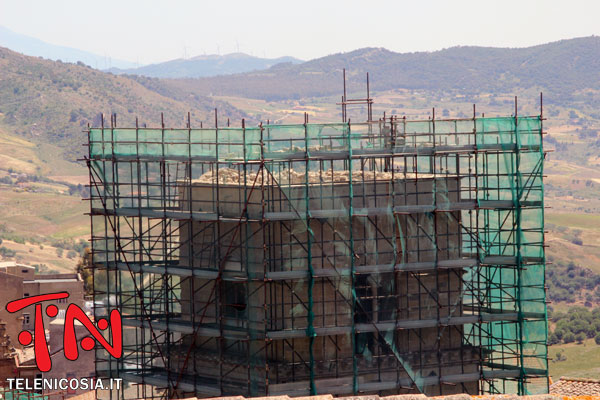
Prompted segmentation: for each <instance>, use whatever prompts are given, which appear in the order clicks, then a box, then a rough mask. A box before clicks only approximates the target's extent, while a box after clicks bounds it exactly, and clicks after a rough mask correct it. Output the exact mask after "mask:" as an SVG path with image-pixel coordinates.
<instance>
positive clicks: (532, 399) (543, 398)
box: [186, 394, 600, 400]
mask: <svg viewBox="0 0 600 400" xmlns="http://www.w3.org/2000/svg"><path fill="white" fill-rule="evenodd" d="M592 398H593V397H590V396H585V397H581V398H580V399H581V400H590V399H592ZM428 399H433V400H565V398H564V397H563V396H562V395H556V394H539V395H533V396H518V395H516V394H499V395H481V396H471V395H468V394H454V395H448V396H437V397H427V396H425V395H423V394H405V395H395V396H385V397H384V396H378V395H364V396H347V397H333V396H332V395H330V394H325V395H320V396H305V397H288V396H270V397H253V398H249V399H245V398H244V397H243V396H229V397H213V398H211V399H205V400H428ZM574 399H575V397H569V400H574ZM598 399H600V397H598ZM186 400H201V399H200V398H195V397H193V398H190V399H186Z"/></svg>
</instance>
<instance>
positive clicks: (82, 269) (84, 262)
mask: <svg viewBox="0 0 600 400" xmlns="http://www.w3.org/2000/svg"><path fill="white" fill-rule="evenodd" d="M91 268H92V252H91V251H90V249H89V247H86V248H85V249H84V251H83V256H82V257H81V259H80V260H79V262H78V263H77V273H79V275H81V279H83V289H84V290H85V293H86V294H92V293H93V287H92V279H93V278H92V269H91Z"/></svg>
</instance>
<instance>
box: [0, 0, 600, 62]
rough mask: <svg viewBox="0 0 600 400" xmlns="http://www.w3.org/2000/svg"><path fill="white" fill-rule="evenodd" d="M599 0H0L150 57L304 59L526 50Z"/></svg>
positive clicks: (104, 45)
mask: <svg viewBox="0 0 600 400" xmlns="http://www.w3.org/2000/svg"><path fill="white" fill-rule="evenodd" d="M599 15H600V1H597V0H587V1H583V0H569V1H564V0H545V1H542V0H519V1H514V0H502V1H500V0H499V1H495V0H478V1H475V0H452V1H451V0H437V1H434V0H430V1H427V0H395V1H380V0H362V1H356V0H346V1H337V0H297V1H294V2H291V1H286V0H246V1H227V0H213V1H205V0H196V1H194V0H169V1H166V0H164V1H158V0H102V1H91V0H52V1H48V0H0V25H1V26H4V27H6V28H8V29H10V30H12V31H14V32H17V33H20V34H24V35H28V36H32V37H35V38H38V39H42V40H44V41H46V42H48V43H52V44H56V45H61V46H68V47H74V48H77V49H81V50H86V51H90V52H93V53H96V54H98V55H102V56H107V57H112V58H115V59H122V60H128V61H132V62H135V63H138V64H149V63H156V62H161V61H167V60H171V59H175V58H188V57H192V56H195V55H203V54H227V53H232V52H237V51H241V52H244V53H247V54H252V55H255V56H260V57H269V58H273V57H280V56H286V55H289V56H294V57H297V58H300V59H303V60H308V59H313V58H318V57H322V56H326V55H329V54H333V53H339V52H346V51H351V50H355V49H358V48H363V47H385V48H387V49H389V50H392V51H396V52H413V51H435V50H440V49H443V48H448V47H452V46H459V45H477V46H493V47H526V46H531V45H536V44H542V43H547V42H552V41H557V40H561V39H569V38H574V37H581V36H590V35H600V23H598V16H599Z"/></svg>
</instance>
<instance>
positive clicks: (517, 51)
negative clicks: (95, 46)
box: [136, 36, 600, 101]
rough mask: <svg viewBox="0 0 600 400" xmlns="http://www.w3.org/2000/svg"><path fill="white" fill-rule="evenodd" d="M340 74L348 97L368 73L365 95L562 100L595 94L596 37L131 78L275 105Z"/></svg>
mask: <svg viewBox="0 0 600 400" xmlns="http://www.w3.org/2000/svg"><path fill="white" fill-rule="evenodd" d="M343 68H346V69H347V77H348V85H349V88H350V90H358V89H360V90H361V91H363V90H364V86H365V83H364V82H365V74H366V73H367V72H370V77H371V89H372V90H376V91H377V90H378V91H381V90H389V89H395V88H405V89H413V90H434V91H437V90H446V91H447V90H452V91H456V92H459V93H461V94H466V95H468V94H474V93H482V92H486V93H493V92H499V91H500V92H511V91H512V92H515V94H518V93H520V92H521V93H522V92H523V91H524V90H527V89H536V90H542V91H544V92H548V94H551V95H552V97H554V98H556V99H558V98H559V97H560V99H561V101H568V100H570V99H573V95H574V94H575V93H577V92H579V91H581V90H584V89H594V90H600V37H596V36H590V37H583V38H576V39H569V40H561V41H558V42H553V43H548V44H543V45H538V46H532V47H526V48H492V47H474V46H460V47H452V48H448V49H444V50H440V51H435V52H416V53H395V52H392V51H389V50H386V49H384V48H364V49H359V50H355V51H352V52H348V53H339V54H333V55H329V56H326V57H322V58H317V59H314V60H310V61H307V62H304V63H301V64H291V63H287V64H278V65H274V66H272V67H271V68H269V69H266V70H262V71H253V72H246V73H240V74H233V75H227V76H216V77H205V78H195V79H193V78H185V79H169V80H157V79H151V78H146V77H138V78H136V79H137V80H138V82H140V83H142V84H143V85H145V86H146V87H148V88H151V89H152V90H157V91H164V90H171V91H172V90H176V91H178V92H183V93H188V95H210V94H218V95H225V96H244V97H251V98H259V99H265V100H282V99H290V98H295V99H299V98H305V97H321V96H331V95H339V94H340V93H341V88H342V81H341V72H342V69H343Z"/></svg>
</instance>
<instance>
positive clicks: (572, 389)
mask: <svg viewBox="0 0 600 400" xmlns="http://www.w3.org/2000/svg"><path fill="white" fill-rule="evenodd" d="M550 393H552V394H558V395H562V396H600V379H586V378H567V377H564V376H562V377H561V378H560V380H558V381H557V382H556V383H554V384H552V385H550Z"/></svg>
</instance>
